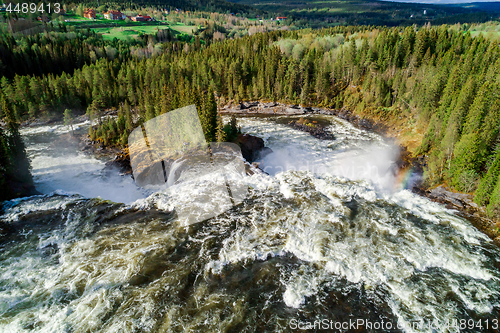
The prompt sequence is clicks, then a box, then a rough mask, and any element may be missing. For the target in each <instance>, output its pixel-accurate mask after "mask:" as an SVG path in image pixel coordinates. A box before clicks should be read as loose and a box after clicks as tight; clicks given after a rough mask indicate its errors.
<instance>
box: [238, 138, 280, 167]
mask: <svg viewBox="0 0 500 333" xmlns="http://www.w3.org/2000/svg"><path fill="white" fill-rule="evenodd" d="M235 143H237V144H238V145H239V146H240V148H241V154H242V155H243V158H244V159H245V160H247V161H248V162H250V163H251V162H254V161H255V160H257V159H258V158H262V157H263V156H264V155H267V154H269V153H271V152H272V150H271V148H268V147H266V146H265V145H264V140H262V139H261V138H259V137H256V136H253V135H250V134H240V135H238V137H237V138H236V140H235Z"/></svg>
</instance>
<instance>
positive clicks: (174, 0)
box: [78, 0, 262, 14]
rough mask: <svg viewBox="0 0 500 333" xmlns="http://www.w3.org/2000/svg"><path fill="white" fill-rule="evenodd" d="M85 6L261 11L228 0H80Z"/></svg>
mask: <svg viewBox="0 0 500 333" xmlns="http://www.w3.org/2000/svg"><path fill="white" fill-rule="evenodd" d="M78 3H83V4H85V5H86V6H92V7H95V8H97V7H99V6H104V5H108V6H109V7H112V8H117V9H120V8H133V7H143V6H154V7H158V8H179V9H182V10H189V11H194V10H202V11H207V12H219V13H228V14H229V13H235V14H236V13H240V14H259V13H262V11H261V10H260V9H258V8H256V7H254V6H249V5H245V4H240V3H235V2H229V1H225V0H141V1H123V2H122V1H106V0H100V1H99V2H97V1H94V0H82V1H79V2H78Z"/></svg>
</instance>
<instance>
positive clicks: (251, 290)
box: [0, 118, 500, 332]
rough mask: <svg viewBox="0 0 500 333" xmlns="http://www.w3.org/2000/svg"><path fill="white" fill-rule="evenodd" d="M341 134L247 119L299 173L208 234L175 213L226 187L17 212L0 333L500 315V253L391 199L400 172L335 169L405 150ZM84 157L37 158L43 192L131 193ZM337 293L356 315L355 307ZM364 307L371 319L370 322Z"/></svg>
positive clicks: (47, 203) (399, 196) (0, 279)
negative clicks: (305, 161) (326, 135)
mask: <svg viewBox="0 0 500 333" xmlns="http://www.w3.org/2000/svg"><path fill="white" fill-rule="evenodd" d="M332 121H333V125H332V126H331V130H332V132H333V133H334V134H335V135H336V137H337V140H336V141H333V142H331V141H329V142H327V141H320V140H317V139H314V138H312V137H310V136H309V135H308V134H305V133H302V132H298V131H295V130H292V129H290V128H288V127H286V126H285V125H279V124H276V123H274V122H272V121H269V120H262V119H244V120H242V122H241V123H242V125H243V130H244V131H246V132H253V133H255V134H259V135H261V136H264V137H265V138H266V141H267V145H268V146H270V147H271V148H272V149H273V150H274V151H275V153H274V154H271V155H269V156H267V157H266V158H264V160H263V161H262V162H263V163H264V165H271V166H273V167H274V170H276V169H277V168H276V167H278V166H288V167H286V168H283V170H282V171H278V172H275V173H272V174H271V175H266V174H262V173H258V174H254V175H252V176H249V177H244V178H243V179H240V180H239V181H240V182H242V183H243V184H245V185H247V186H248V188H249V192H248V196H247V198H246V199H245V200H244V201H243V202H242V203H239V204H237V205H235V206H234V207H232V208H231V209H229V210H226V211H224V212H221V213H220V214H218V215H217V216H215V217H213V218H210V219H209V220H207V221H204V222H202V223H198V224H194V225H186V224H183V223H182V222H181V221H179V219H178V218H177V217H176V215H175V214H174V213H172V211H175V207H176V206H178V205H179V204H182V205H184V207H185V209H192V210H200V211H204V210H209V209H210V207H212V206H213V205H214V204H217V202H218V200H221V198H219V197H215V196H214V197H213V198H211V199H210V200H204V201H201V202H200V201H197V200H194V199H193V198H194V197H195V195H196V194H197V193H199V192H200V191H203V190H204V189H205V190H206V189H207V188H208V189H209V188H210V185H209V184H210V181H213V180H214V179H215V178H214V177H216V175H208V176H207V177H206V178H200V180H199V182H198V183H196V184H194V185H193V184H189V186H178V187H173V188H171V189H169V190H166V189H156V190H152V189H151V190H150V191H149V192H145V193H142V194H143V196H142V197H140V198H139V199H137V200H134V198H133V197H132V198H130V200H131V201H133V202H132V203H129V204H127V205H121V204H114V203H110V202H106V201H102V200H96V199H87V198H85V197H83V196H81V195H74V194H70V193H64V192H57V193H51V194H47V195H43V196H34V197H31V198H24V199H16V200H12V201H10V202H7V203H5V204H4V213H3V215H1V216H0V221H1V222H2V223H6V224H8V225H11V226H12V227H13V228H16V232H15V233H13V234H12V235H11V236H9V237H12V238H8V241H5V242H3V243H0V246H1V248H2V255H1V256H0V316H1V319H0V331H6V332H28V331H39V332H67V331H75V332H76V331H82V332H83V331H92V332H134V331H145V332H146V331H147V332H149V331H158V332H163V331H192V332H196V331H208V332H219V331H224V330H234V329H240V330H245V329H246V330H248V331H258V330H265V328H266V327H267V329H268V330H269V329H273V330H274V331H281V332H284V331H288V330H289V329H288V327H287V326H286V325H287V321H289V320H290V319H292V318H295V319H297V318H307V319H308V320H315V319H332V318H331V317H328V316H334V315H337V316H340V317H337V318H344V319H345V318H349V316H350V315H351V312H355V313H358V314H359V313H362V314H366V315H368V314H370V313H372V312H373V311H374V312H375V314H374V316H375V317H376V318H382V319H387V318H388V317H389V318H394V320H396V321H397V322H398V323H399V324H400V325H406V326H405V327H407V328H406V329H405V330H404V331H407V332H422V331H424V332H426V331H429V332H430V330H427V328H421V329H414V328H412V326H411V324H412V323H413V322H418V321H427V322H429V321H432V320H440V321H441V322H443V321H445V320H452V319H460V318H470V317H471V316H473V317H474V318H483V319H485V318H493V317H492V316H496V315H497V314H499V313H500V272H499V271H498V262H499V261H500V252H499V251H498V249H497V248H496V247H494V246H493V245H492V244H491V242H490V241H489V239H488V238H487V237H485V236H484V235H483V234H481V233H480V232H479V231H477V230H476V229H475V228H474V227H473V226H471V224H470V223H469V222H468V221H466V220H464V219H462V218H460V217H457V216H455V215H453V212H451V211H450V210H448V209H446V208H444V207H443V206H441V205H439V204H436V203H433V202H430V201H429V200H428V199H426V198H422V197H419V196H417V195H415V194H413V193H411V192H409V191H407V190H397V189H395V188H393V187H392V186H391V183H390V180H391V179H392V178H391V177H392V175H391V174H390V173H385V174H383V173H381V174H379V173H374V174H366V173H363V172H359V173H354V174H351V175H348V174H347V173H345V172H344V171H345V170H346V169H344V171H342V170H341V169H339V168H338V167H335V165H337V166H338V165H341V166H344V167H346V168H347V169H349V168H351V166H350V165H349V163H352V159H355V160H356V163H355V164H356V165H358V164H361V163H366V162H367V161H368V162H373V163H372V164H369V165H368V167H370V166H375V167H376V168H378V169H383V168H385V167H386V166H388V164H390V163H389V162H387V161H383V159H387V158H389V157H388V156H391V152H392V151H393V147H392V146H391V145H389V144H387V143H385V142H383V140H381V139H380V138H379V137H378V136H376V135H374V134H371V133H367V132H365V131H362V130H358V129H355V128H353V127H352V126H350V125H349V124H346V123H344V122H342V121H338V120H335V119H334V118H332ZM40 134H43V133H38V134H36V135H40ZM292 142H293V143H292ZM290 143H292V144H290ZM287 146H291V147H288V148H290V150H287V149H285V148H286V147H287ZM333 146H335V148H332V147H333ZM376 149H380V150H377V154H375V155H377V156H373V154H370V151H375V150H376ZM383 151H385V152H387V153H388V154H386V155H384V154H382V152H383ZM33 154H35V152H34V153H33ZM272 155H274V156H272ZM33 156H35V155H33ZM72 156H73V157H72V158H71V159H68V160H67V161H64V160H65V159H64V157H57V155H56V154H55V155H52V156H49V157H47V158H45V159H44V158H43V157H42V156H40V155H36V156H35V159H37V160H36V161H37V165H38V167H36V168H35V175H36V177H37V178H36V179H37V183H38V184H44V181H45V182H46V185H47V186H53V187H60V188H63V189H65V190H69V191H70V192H78V193H81V194H83V195H85V196H93V195H95V196H97V195H98V196H101V197H103V198H104V197H106V188H111V187H112V186H116V184H120V182H119V181H118V180H116V179H114V178H113V177H114V176H108V175H102V174H100V173H99V172H100V170H101V169H102V161H99V160H97V159H92V158H90V157H86V156H82V155H79V154H75V155H72ZM305 156H307V158H310V159H312V160H313V161H314V163H316V164H315V165H321V166H326V168H324V169H321V170H322V171H321V172H318V169H317V168H312V167H311V165H309V166H307V165H305V168H304V169H302V170H299V168H297V165H299V166H304V165H302V164H300V161H299V163H296V164H293V159H292V158H295V159H296V160H297V159H299V158H304V157H305ZM378 157H380V159H378ZM356 158H357V159H356ZM280 160H281V161H282V162H283V163H282V164H280ZM82 164H83V165H86V166H85V167H82ZM65 166H68V167H65ZM388 168H390V165H389V166H388ZM51 170H52V171H51ZM65 170H72V171H65ZM58 174H64V176H63V177H62V178H58V176H57V175H58ZM96 176H97V178H98V179H97V180H95V182H92V180H91V178H92V177H94V178H95V177H96ZM63 178H64V179H66V181H63ZM122 178H125V177H122ZM234 181H236V180H234ZM85 182H89V184H91V185H90V187H89V188H87V187H86V185H85V184H82V183H85ZM123 182H125V180H123ZM71 183H73V184H79V185H80V186H81V187H79V189H77V190H74V189H75V188H74V187H71V186H70V185H71ZM99 183H100V184H101V185H99ZM54 184H57V185H55V186H54ZM127 186H128V185H123V187H122V188H121V190H120V191H119V192H127V191H129V189H128V188H127ZM114 188H115V187H114ZM47 190H48V189H47ZM73 190H74V191H73ZM82 192H84V193H82ZM152 192H154V193H152ZM85 193H87V194H85ZM132 193H134V192H133V191H132ZM120 195H122V198H123V195H124V194H123V193H122V194H120ZM115 198H119V197H115ZM115 201H120V200H115ZM122 201H126V200H122ZM335 293H338V295H350V296H349V297H348V298H349V299H348V301H349V302H352V303H349V304H348V307H345V308H344V307H343V304H344V303H343V302H344V301H343V300H342V297H341V296H338V297H337V298H335V297H336V296H335V295H337V294H335ZM332 294H334V296H332ZM366 303H368V304H369V305H370V306H371V308H370V306H368V308H370V309H372V310H369V311H368V310H366V311H367V312H362V311H365V310H360V309H362V308H364V307H365V304H366ZM339 309H340V310H339ZM345 309H347V310H345ZM373 309H374V310H373ZM334 310H335V311H334ZM343 311H344V312H345V313H344V312H343ZM346 311H347V312H346ZM349 311H350V312H349ZM356 311H361V312H356ZM370 311H372V312H370ZM339 313H340V314H339ZM342 316H344V317H342ZM377 316H378V317H377ZM266 325H271V326H266ZM394 325H396V322H394ZM449 331H450V332H458V330H455V329H453V328H451V329H450V330H449Z"/></svg>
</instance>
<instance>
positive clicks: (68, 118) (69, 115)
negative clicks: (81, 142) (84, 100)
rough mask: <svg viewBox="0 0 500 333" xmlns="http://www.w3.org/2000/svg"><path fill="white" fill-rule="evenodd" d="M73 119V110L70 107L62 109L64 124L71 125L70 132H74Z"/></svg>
mask: <svg viewBox="0 0 500 333" xmlns="http://www.w3.org/2000/svg"><path fill="white" fill-rule="evenodd" d="M73 121H74V117H73V111H71V110H70V109H66V110H64V125H66V126H70V127H71V133H72V134H74V131H73Z"/></svg>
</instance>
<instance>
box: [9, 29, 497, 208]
mask: <svg viewBox="0 0 500 333" xmlns="http://www.w3.org/2000/svg"><path fill="white" fill-rule="evenodd" d="M339 41H340V43H339ZM186 45H187V46H186ZM499 56H500V50H499V48H498V45H497V44H496V43H493V42H491V41H490V40H488V39H485V38H483V37H481V36H479V37H475V38H473V37H472V36H471V35H470V33H468V32H463V31H455V30H452V29H450V28H449V27H448V26H439V27H430V26H429V25H427V26H424V27H421V28H416V27H407V28H399V27H398V28H377V29H374V28H373V27H366V26H358V27H335V28H329V29H322V30H318V31H310V30H304V31H273V32H268V33H259V34H255V35H252V36H248V37H244V38H241V39H237V40H226V41H224V42H219V43H213V44H211V45H209V46H206V45H202V44H199V45H194V44H185V45H184V46H183V47H179V45H176V44H175V43H167V44H165V45H164V48H163V50H162V53H161V54H159V55H157V56H153V57H151V58H148V59H146V58H143V59H138V58H129V59H127V60H126V61H121V62H120V61H118V60H108V59H106V58H102V59H99V60H97V61H96V62H95V63H92V64H89V65H84V66H83V67H82V68H81V69H76V70H75V71H74V72H73V74H72V75H69V74H66V73H63V74H61V75H46V76H41V77H39V76H29V75H28V76H16V77H15V78H14V79H13V80H10V81H7V80H6V79H2V82H1V83H2V84H1V86H2V90H3V92H4V94H5V96H7V98H8V99H9V103H11V104H12V105H13V106H14V108H15V116H16V117H18V118H19V119H23V118H26V117H28V116H39V115H42V114H48V113H51V112H53V113H58V112H59V113H62V112H63V111H62V110H64V109H66V108H75V109H87V108H89V107H92V108H94V109H96V110H102V109H104V108H110V107H117V106H120V105H121V107H122V109H123V112H122V118H121V120H120V117H119V119H118V120H117V121H116V126H115V124H114V123H112V124H111V125H109V122H108V125H106V126H107V128H108V129H104V128H103V127H100V128H101V133H100V134H99V133H96V134H95V135H96V138H102V136H103V134H102V133H103V132H106V133H107V132H111V133H113V132H116V136H115V135H111V137H113V138H114V139H113V140H114V141H113V142H117V143H118V142H122V143H124V139H123V137H124V133H126V132H127V131H128V130H127V128H129V127H130V124H129V125H127V117H129V118H130V121H132V120H135V122H137V121H138V122H140V121H146V120H148V119H151V118H152V117H154V116H156V115H159V114H162V113H164V112H168V111H169V110H173V109H175V108H177V107H181V106H184V105H187V104H190V103H192V102H194V101H198V100H199V101H202V102H201V103H205V104H207V103H208V104H210V103H212V102H210V103H209V102H208V100H209V99H211V97H210V96H212V95H213V94H212V92H213V93H214V94H215V95H216V96H218V97H219V98H220V100H219V101H221V102H222V101H229V100H233V101H236V102H238V101H242V100H257V99H263V100H275V101H283V102H287V103H293V104H298V103H300V104H304V105H319V106H328V107H334V108H340V107H350V108H352V109H354V110H355V111H356V112H359V113H364V114H367V113H372V114H374V115H377V116H380V117H389V118H390V117H392V118H394V117H402V116H404V117H406V119H408V121H409V122H415V124H416V125H415V126H417V128H418V129H419V130H420V131H422V132H424V133H425V136H424V139H423V141H422V144H421V146H420V148H419V150H418V153H419V154H425V155H427V156H428V165H427V167H426V170H425V178H426V181H427V183H428V184H437V183H441V182H447V183H449V184H450V185H451V186H453V187H455V188H456V189H458V190H461V191H467V192H472V191H475V190H476V201H477V202H478V203H479V204H481V205H485V206H487V207H488V211H489V212H490V214H492V215H495V214H496V215H497V216H498V209H499V207H500V194H499V193H500V154H499V151H500V138H499V128H500V123H499V121H500V114H499V105H500V100H499V96H498V92H499V91H500V90H499V89H498V85H499V83H500V82H499V75H498V74H500V73H499V70H500V57H499ZM198 103H200V102H198ZM128 108H130V110H131V111H129V112H130V113H131V114H130V116H128V115H127V114H128V112H127V109H128ZM203 108H205V109H207V107H204V106H201V108H199V109H201V110H203ZM202 114H203V113H202ZM213 114H214V113H212V116H213ZM123 119H125V122H124V120H123ZM207 119H212V118H210V117H208V118H207ZM216 121H217V119H216V118H213V119H212V120H210V121H208V120H207V121H205V123H208V122H211V123H212V124H214V123H216ZM112 122H113V121H112ZM123 123H125V125H123ZM101 126H103V125H101ZM127 126H128V127H127ZM215 128H216V129H215V132H216V131H217V127H216V126H215ZM205 129H206V128H205ZM97 131H98V129H97ZM206 133H209V134H208V135H213V133H214V132H213V130H210V131H207V129H206Z"/></svg>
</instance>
